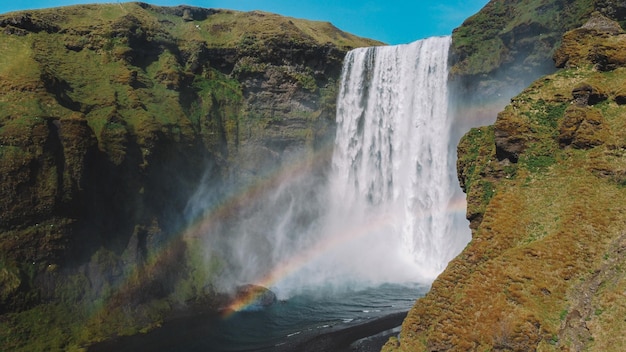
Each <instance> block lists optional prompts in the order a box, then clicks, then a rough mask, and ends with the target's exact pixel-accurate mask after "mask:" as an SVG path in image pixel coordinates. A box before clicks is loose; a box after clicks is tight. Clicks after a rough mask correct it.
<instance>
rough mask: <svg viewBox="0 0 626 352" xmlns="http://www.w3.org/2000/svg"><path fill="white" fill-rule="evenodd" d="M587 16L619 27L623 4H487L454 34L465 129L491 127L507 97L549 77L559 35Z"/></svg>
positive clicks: (552, 0)
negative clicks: (595, 14) (599, 16)
mask: <svg viewBox="0 0 626 352" xmlns="http://www.w3.org/2000/svg"><path fill="white" fill-rule="evenodd" d="M593 11H598V12H600V13H602V14H603V15H604V16H606V17H608V18H610V19H613V20H616V21H622V24H623V21H624V18H626V15H625V14H626V4H624V2H623V1H616V0H575V1H561V0H531V1H524V2H519V1H508V0H492V1H490V2H489V3H488V4H487V5H486V6H485V7H484V8H483V9H482V10H481V11H480V12H478V13H477V14H475V15H474V16H471V17H469V18H468V19H467V20H465V22H464V23H463V24H462V25H461V26H460V27H459V28H457V29H455V30H454V32H453V34H452V38H453V43H452V47H451V57H450V64H451V82H452V83H453V89H454V91H455V95H456V99H457V101H458V105H459V109H460V110H462V112H461V113H462V114H463V115H464V116H467V119H469V120H471V121H470V123H469V124H470V125H472V124H473V125H474V126H476V125H480V124H489V123H493V121H494V120H495V115H496V113H497V112H498V111H500V110H501V109H502V108H503V107H504V106H505V105H506V104H508V103H509V99H510V98H511V97H512V96H514V95H516V94H518V93H519V92H521V91H522V90H523V89H524V88H526V87H528V86H529V85H530V84H531V83H532V82H533V81H534V80H536V79H537V78H539V77H541V76H543V75H546V74H551V73H553V72H554V71H555V67H554V63H553V60H552V56H553V54H554V52H555V50H556V48H557V47H559V45H560V43H561V40H562V39H561V38H562V36H563V34H564V33H565V32H567V31H569V30H571V29H574V28H577V27H579V26H581V25H582V24H583V23H584V22H585V21H586V20H587V19H588V18H589V16H590V14H591V13H592V12H593ZM474 121H475V122H474Z"/></svg>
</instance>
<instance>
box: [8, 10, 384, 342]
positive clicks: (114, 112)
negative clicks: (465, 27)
mask: <svg viewBox="0 0 626 352" xmlns="http://www.w3.org/2000/svg"><path fill="white" fill-rule="evenodd" d="M373 44H378V43H375V42H373V41H370V40H365V39H361V38H357V37H355V36H352V35H350V34H347V33H344V32H342V31H340V30H338V29H337V28H335V27H333V26H332V25H331V24H329V23H321V22H310V21H303V20H298V19H293V18H285V17H280V16H276V15H272V14H268V13H262V12H250V13H241V12H236V11H227V10H211V9H201V8H191V7H185V6H179V7H169V8H167V7H155V6H151V5H148V4H144V3H124V4H108V5H85V6H72V7H65V8H58V9H49V10H39V11H27V12H16V13H9V14H5V15H2V16H0V46H1V49H2V50H1V51H0V198H1V199H2V202H0V331H1V332H2V333H0V350H29V351H32V350H68V349H73V348H78V347H79V346H81V345H86V344H88V343H89V342H91V341H95V340H99V339H103V338H106V337H108V336H111V335H117V334H126V333H133V332H137V331H138V330H139V329H142V328H150V327H151V326H154V325H155V324H158V322H159V321H161V320H162V319H163V317H164V316H165V315H166V314H167V312H170V311H172V309H173V308H174V307H175V306H176V304H177V303H180V302H187V301H189V300H198V299H204V300H205V301H206V303H207V305H208V306H210V305H211V302H212V301H211V299H212V298H211V297H212V294H213V293H212V292H211V290H210V285H209V284H210V275H211V273H210V269H207V270H198V268H197V267H194V260H197V259H198V258H196V257H197V256H198V254H197V253H195V252H194V251H193V248H194V246H193V243H190V242H189V241H188V240H185V239H181V237H180V236H176V234H177V232H178V231H179V230H180V227H181V226H183V219H182V215H181V214H182V213H183V210H184V208H185V205H186V202H187V200H188V199H189V197H190V196H191V194H192V192H193V191H194V189H195V187H197V185H198V183H199V181H200V180H201V179H203V180H204V182H212V183H215V184H220V182H224V180H226V179H228V180H229V182H231V183H235V184H246V183H248V182H251V181H252V180H254V178H258V177H262V176H263V175H264V174H265V173H266V172H269V171H271V170H272V169H273V168H275V167H277V166H279V165H280V164H281V163H282V162H283V160H284V159H285V158H287V157H293V155H298V156H299V157H301V158H304V159H306V158H308V157H311V156H312V155H313V154H314V152H315V151H316V150H317V149H319V148H322V147H323V144H324V143H325V142H326V140H327V139H328V138H329V137H332V136H333V135H334V134H333V124H334V109H335V108H334V105H335V101H334V100H335V96H336V89H337V80H338V78H339V74H340V71H341V66H342V61H343V57H344V55H345V53H346V52H347V51H348V50H349V49H351V48H354V47H358V46H368V45H373ZM207 170H210V171H209V172H207ZM157 254H158V255H157ZM207 300H208V301H207Z"/></svg>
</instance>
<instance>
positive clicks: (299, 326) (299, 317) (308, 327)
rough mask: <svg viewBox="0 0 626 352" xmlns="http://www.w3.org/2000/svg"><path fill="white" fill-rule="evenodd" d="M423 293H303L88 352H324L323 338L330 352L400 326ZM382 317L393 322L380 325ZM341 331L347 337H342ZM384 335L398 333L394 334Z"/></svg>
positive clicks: (392, 288) (403, 288)
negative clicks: (271, 303)
mask: <svg viewBox="0 0 626 352" xmlns="http://www.w3.org/2000/svg"><path fill="white" fill-rule="evenodd" d="M427 290H428V287H427V286H424V285H410V286H409V285H390V284H385V285H381V286H379V287H376V288H370V289H364V290H359V291H352V292H350V291H344V292H336V293H332V294H330V293H329V294H325V293H319V292H310V293H303V294H300V295H298V296H294V297H292V298H290V299H288V300H284V301H279V302H277V303H275V304H274V305H272V306H269V307H266V308H262V309H256V310H247V311H241V312H237V313H235V314H233V315H231V316H229V317H227V318H221V317H215V316H206V315H198V316H190V317H186V318H181V319H178V320H175V321H171V322H168V323H165V324H164V325H163V326H162V327H161V328H158V329H156V330H153V331H151V332H149V333H146V334H140V335H134V336H127V337H120V338H117V339H115V340H112V341H108V342H105V343H102V344H98V345H95V346H93V347H92V348H90V349H89V352H103V351H115V352H125V351H129V352H130V351H133V352H140V351H152V352H159V351H162V352H166V351H168V352H169V351H183V352H200V351H202V352H234V351H285V352H286V351H304V350H307V347H306V346H307V345H308V347H309V349H311V350H317V351H323V350H324V347H319V343H320V342H319V340H320V339H321V338H324V337H326V336H328V337H330V338H334V339H335V340H334V341H324V344H325V346H326V347H325V348H329V350H335V348H337V346H341V345H342V344H343V345H346V344H351V343H354V342H355V341H357V340H359V339H361V338H364V337H366V336H372V335H375V334H377V333H381V332H384V331H388V330H389V329H390V326H389V324H391V327H397V326H399V325H400V324H399V322H401V321H402V319H403V317H404V313H406V312H407V311H408V310H409V309H410V308H411V307H412V306H413V304H414V303H415V300H416V299H417V298H419V297H421V296H423V295H424V294H425V293H426V292H427ZM385 317H390V318H393V320H391V321H383V319H384V318H385ZM378 323H380V324H378ZM343 331H345V332H349V334H345V335H342V334H341V332H343ZM388 332H389V331H388ZM389 333H390V334H397V331H390V332H389ZM332 334H335V335H334V336H333V335H332ZM316 340H317V342H316ZM385 340H386V338H385ZM346 341H347V342H346ZM315 343H317V345H315ZM358 343H359V342H357V343H356V345H358ZM379 343H384V340H383V341H379ZM344 347H347V346H344ZM378 348H380V346H379V347H378ZM358 350H359V349H357V351H358Z"/></svg>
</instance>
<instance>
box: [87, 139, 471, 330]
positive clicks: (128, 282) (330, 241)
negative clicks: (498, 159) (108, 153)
mask: <svg viewBox="0 0 626 352" xmlns="http://www.w3.org/2000/svg"><path fill="white" fill-rule="evenodd" d="M331 155H332V146H326V147H324V148H322V149H320V150H319V151H318V152H317V153H315V154H312V155H311V157H309V158H303V159H301V160H300V161H299V162H297V163H293V164H290V165H287V166H286V167H283V168H282V169H278V170H276V171H275V172H274V173H272V174H270V175H268V176H267V177H264V178H261V179H259V180H258V181H257V182H256V183H254V184H251V185H249V186H248V187H246V188H244V189H242V190H241V191H240V192H239V193H237V194H234V195H233V196H231V197H230V198H228V199H225V200H224V201H223V202H222V203H220V204H216V205H215V206H214V207H212V208H209V209H207V210H205V211H204V212H203V213H202V214H201V215H200V216H198V217H197V218H196V220H195V221H193V222H191V223H190V224H189V225H188V226H187V227H186V228H185V229H183V230H182V231H180V232H179V233H178V234H177V235H175V236H172V237H171V239H170V240H169V242H168V243H167V244H165V245H163V246H162V247H161V249H160V250H159V251H158V252H156V253H152V254H151V256H150V257H149V258H148V260H146V263H145V264H144V265H143V266H142V267H139V268H136V269H135V270H133V271H131V272H130V273H128V274H127V276H126V278H125V279H124V280H122V281H121V283H120V284H118V285H116V287H114V288H113V292H114V294H113V295H112V296H111V298H110V299H109V300H108V301H107V302H104V303H102V304H101V305H100V307H99V308H98V309H96V311H97V312H95V313H94V314H93V316H94V318H95V319H100V318H99V317H97V315H98V312H105V314H106V312H107V311H109V310H111V309H112V308H115V307H116V306H117V305H119V304H120V302H123V301H124V299H125V298H126V297H128V295H129V294H131V295H132V294H133V292H134V291H137V290H141V289H142V287H143V284H146V283H148V282H149V280H151V278H153V277H154V276H156V275H157V274H158V270H160V269H162V268H163V266H164V265H167V263H168V262H172V261H173V260H177V259H176V249H175V247H176V244H180V240H183V241H190V240H193V239H197V238H201V237H202V236H204V235H205V234H207V233H210V232H211V231H212V230H213V229H214V228H215V226H216V225H217V224H218V223H220V222H221V221H223V220H225V219H228V218H231V217H233V216H235V214H237V213H238V210H239V209H241V208H242V207H244V206H246V205H247V204H250V203H251V202H252V201H253V200H255V199H260V198H261V197H263V196H264V195H265V194H267V193H268V192H271V191H272V190H274V189H276V188H277V187H278V186H279V185H280V184H282V183H283V182H286V181H288V180H292V179H295V178H297V177H300V176H302V175H305V174H307V173H309V172H310V171H311V170H312V169H314V168H315V167H320V166H321V165H325V164H326V163H327V162H328V160H329V158H330V157H331ZM465 209H466V202H465V197H459V198H458V199H453V200H452V201H451V202H450V204H449V205H448V207H447V209H446V211H445V212H446V213H457V212H465ZM394 220H395V219H394V217H392V216H390V215H383V216H377V217H376V216H375V217H371V218H369V219H368V220H367V221H365V222H363V223H362V224H360V225H359V226H356V227H353V228H351V229H350V231H347V232H336V233H332V234H328V235H327V236H324V239H323V240H321V241H318V242H317V243H316V244H315V245H313V246H311V247H310V248H308V249H306V250H304V251H300V252H298V253H296V254H294V255H293V256H292V257H290V258H288V259H287V260H284V261H283V262H281V263H279V264H278V265H275V267H274V269H273V270H272V271H270V272H268V273H267V274H265V275H264V276H263V277H261V278H259V279H258V280H256V281H255V282H252V283H251V284H254V285H258V286H262V287H266V288H271V287H274V286H275V284H276V283H278V282H280V281H281V280H282V279H284V278H286V277H288V276H289V275H292V274H293V273H295V272H298V270H300V269H302V268H303V267H305V266H306V265H307V264H309V263H311V262H313V261H315V260H317V259H319V258H320V257H321V256H323V255H324V254H326V253H328V252H330V251H332V250H333V249H335V248H337V247H340V246H343V245H346V244H348V243H349V242H350V241H357V240H359V239H360V238H362V237H364V236H366V235H367V234H368V233H372V232H373V231H376V230H378V229H381V228H384V227H385V226H389V225H390V224H393V222H394ZM257 298H258V297H257V294H254V292H252V291H251V294H249V295H241V296H240V297H237V299H235V300H233V301H232V302H231V303H230V304H229V305H228V307H227V308H226V309H224V310H222V316H223V318H225V319H227V318H229V317H230V316H232V315H233V314H234V313H236V312H239V311H242V310H246V309H247V308H249V307H250V306H251V305H253V304H255V303H256V302H257Z"/></svg>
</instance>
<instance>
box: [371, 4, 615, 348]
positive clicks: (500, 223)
mask: <svg viewBox="0 0 626 352" xmlns="http://www.w3.org/2000/svg"><path fill="white" fill-rule="evenodd" d="M496 5H497V2H495V1H492V2H491V3H490V5H489V6H496ZM623 15H624V14H623V12H622V13H621V15H620V16H621V17H620V19H621V20H622V21H623V20H624V17H623ZM622 24H623V22H622ZM625 44H626V34H625V33H624V31H623V28H622V27H621V26H620V23H618V22H616V21H613V20H611V19H609V18H607V17H605V16H603V15H602V14H601V13H600V12H594V13H593V14H590V16H589V17H588V18H587V20H586V21H585V22H584V23H583V24H582V26H580V27H578V28H576V29H572V30H570V31H567V32H566V33H565V34H564V36H563V37H562V40H561V44H560V46H559V47H558V49H557V50H556V51H555V52H554V62H555V63H556V66H557V67H558V68H559V70H557V71H556V72H555V73H553V74H550V75H545V76H543V77H541V78H540V79H538V80H536V81H534V82H533V83H532V84H531V85H530V86H529V87H528V88H526V89H525V90H524V91H522V92H521V93H520V94H519V95H517V96H515V97H514V98H513V99H511V101H510V104H508V105H507V106H506V108H505V109H504V110H503V111H501V112H500V113H499V114H498V117H497V120H496V122H495V124H493V125H490V126H485V127H479V128H474V129H472V130H470V131H469V132H468V133H467V134H466V135H465V136H464V137H463V138H462V140H461V142H460V144H459V146H458V155H459V158H458V163H457V167H458V175H459V180H460V183H461V186H462V187H463V189H464V191H465V192H466V194H467V201H468V207H467V216H468V219H469V220H470V222H471V228H472V230H473V231H472V240H471V242H470V243H469V244H468V246H467V247H466V248H465V250H464V251H463V252H462V253H461V254H460V255H459V256H458V257H457V258H455V259H454V260H453V261H452V262H450V263H449V265H448V267H447V268H446V270H445V271H444V272H443V273H442V274H441V275H440V276H439V277H438V278H437V280H436V281H435V282H434V283H433V285H432V289H431V290H430V292H429V293H428V294H427V295H426V296H425V297H424V298H422V299H420V300H419V301H418V302H417V303H416V305H415V306H414V308H413V309H412V310H411V311H410V313H409V315H408V316H407V319H406V320H405V321H404V323H403V326H402V331H401V333H400V335H399V339H391V340H390V341H389V342H388V343H387V345H386V346H385V347H384V349H383V350H385V351H485V350H490V351H537V350H539V351H582V350H591V351H623V350H624V349H625V348H626V339H625V338H624V335H623V334H622V333H621V332H622V331H623V329H624V328H625V327H626V326H625V324H626V323H625V322H624V316H625V314H626V304H625V302H626V300H625V299H624V294H625V293H626V280H624V279H625V276H624V273H623V270H624V265H625V264H626V257H625V256H624V250H625V249H626V234H625V232H624V228H625V224H626V202H624V201H623V199H625V198H624V196H626V188H624V185H625V184H626V183H625V181H626V154H625V150H626V149H625V148H626V134H625V130H624V123H625V117H626V107H625V105H624V104H625V103H626V102H625V100H624V81H625V80H626V50H625V48H626V45H625Z"/></svg>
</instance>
